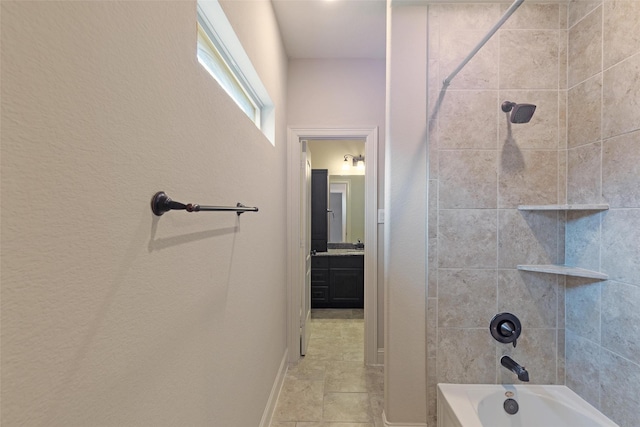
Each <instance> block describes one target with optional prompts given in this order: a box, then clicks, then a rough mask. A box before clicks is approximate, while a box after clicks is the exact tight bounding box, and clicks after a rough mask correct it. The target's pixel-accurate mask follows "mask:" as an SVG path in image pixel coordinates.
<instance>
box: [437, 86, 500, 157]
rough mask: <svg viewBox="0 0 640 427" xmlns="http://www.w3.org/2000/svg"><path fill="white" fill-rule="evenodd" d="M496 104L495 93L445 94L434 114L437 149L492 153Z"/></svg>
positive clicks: (494, 142) (496, 95)
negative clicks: (436, 121) (435, 117)
mask: <svg viewBox="0 0 640 427" xmlns="http://www.w3.org/2000/svg"><path fill="white" fill-rule="evenodd" d="M499 110H500V104H499V103H498V93H497V92H496V91H449V92H447V93H446V95H445V97H444V99H443V101H442V105H441V108H440V111H439V113H438V129H439V134H438V148H439V149H441V150H443V149H495V148H496V146H497V138H498V132H497V129H496V126H493V125H492V124H493V123H496V120H497V117H498V111H499Z"/></svg>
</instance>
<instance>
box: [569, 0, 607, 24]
mask: <svg viewBox="0 0 640 427" xmlns="http://www.w3.org/2000/svg"><path fill="white" fill-rule="evenodd" d="M601 4H602V0H592V1H591V0H571V1H570V2H569V21H568V26H569V28H571V27H573V26H574V25H575V24H576V23H577V22H578V21H580V20H581V19H582V18H584V17H585V16H587V15H588V14H589V12H591V11H593V10H594V9H595V8H596V7H598V6H600V5H601Z"/></svg>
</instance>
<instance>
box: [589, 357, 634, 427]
mask: <svg viewBox="0 0 640 427" xmlns="http://www.w3.org/2000/svg"><path fill="white" fill-rule="evenodd" d="M600 399H601V402H600V408H599V409H600V410H601V411H602V412H603V413H604V414H605V415H606V416H607V417H609V418H611V419H612V420H613V421H614V422H616V423H617V424H618V425H619V426H620V427H635V426H637V425H638V419H640V366H638V365H636V364H634V363H632V362H630V361H628V360H625V359H624V358H622V357H620V356H618V355H616V354H615V353H611V352H609V351H607V350H605V349H602V352H601V355H600Z"/></svg>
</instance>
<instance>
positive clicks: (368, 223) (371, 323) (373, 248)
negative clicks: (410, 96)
mask: <svg viewBox="0 0 640 427" xmlns="http://www.w3.org/2000/svg"><path fill="white" fill-rule="evenodd" d="M340 139H342V140H354V139H361V140H364V141H365V148H364V158H365V160H366V168H365V178H364V181H365V184H364V187H365V191H364V193H365V202H364V205H365V206H364V212H365V213H364V218H365V220H364V242H366V244H365V247H364V277H365V279H364V359H365V364H367V365H375V364H378V343H377V335H378V315H377V314H378V313H377V312H378V310H377V304H378V302H377V295H378V286H377V270H378V266H377V262H378V259H377V245H378V243H377V180H378V177H377V161H378V156H377V152H378V129H377V128H369V129H313V128H289V129H288V165H289V168H288V169H289V170H288V180H287V181H288V194H289V199H288V203H287V204H288V206H287V219H288V224H289V227H288V241H289V251H288V273H289V274H288V295H287V296H288V332H287V335H288V343H287V345H288V349H289V350H288V351H289V362H291V363H292V362H296V361H298V359H299V358H300V343H301V336H302V335H303V334H304V322H305V316H303V311H304V309H303V307H304V301H303V300H304V298H303V295H304V294H306V292H304V291H305V288H304V283H305V280H304V278H305V258H306V256H307V254H306V253H305V247H306V242H305V238H304V229H303V224H304V221H303V218H301V213H300V212H301V209H302V203H303V200H301V196H300V195H301V189H302V188H303V186H304V185H305V184H304V182H303V180H304V178H303V177H304V175H303V174H302V173H301V166H302V163H301V162H302V158H303V155H302V144H301V141H304V140H340ZM349 154H354V155H357V154H358V153H349ZM350 160H351V159H350Z"/></svg>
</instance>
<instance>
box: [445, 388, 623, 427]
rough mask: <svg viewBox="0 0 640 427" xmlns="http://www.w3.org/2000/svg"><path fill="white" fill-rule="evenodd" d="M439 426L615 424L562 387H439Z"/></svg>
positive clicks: (578, 426)
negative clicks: (509, 411)
mask: <svg viewBox="0 0 640 427" xmlns="http://www.w3.org/2000/svg"><path fill="white" fill-rule="evenodd" d="M507 399H513V400H514V401H515V402H517V404H516V403H514V402H513V401H509V402H508V403H507V404H506V405H507V406H508V408H507V409H509V410H511V411H512V412H513V411H514V410H515V407H517V412H515V413H514V414H513V415H510V414H508V413H507V411H506V409H505V400H507ZM438 427H618V425H617V424H616V423H614V422H613V421H611V420H609V419H608V418H607V417H605V416H604V415H603V414H602V413H601V412H599V411H598V410H597V409H595V408H594V407H593V406H591V405H589V404H588V403H587V402H586V401H585V400H583V399H582V398H581V397H580V396H578V395H577V394H576V393H574V392H573V391H572V390H571V389H570V388H568V387H566V386H563V385H519V384H518V385H510V384H509V385H507V384H498V385H491V384H486V385H485V384H438Z"/></svg>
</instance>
